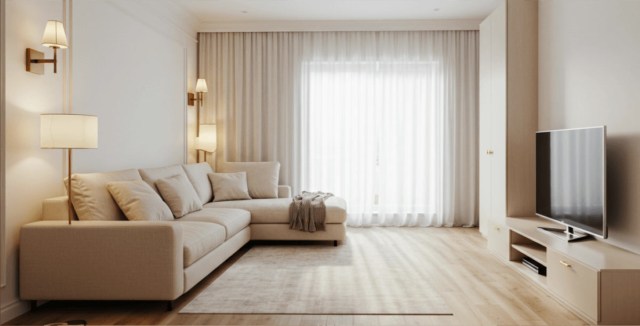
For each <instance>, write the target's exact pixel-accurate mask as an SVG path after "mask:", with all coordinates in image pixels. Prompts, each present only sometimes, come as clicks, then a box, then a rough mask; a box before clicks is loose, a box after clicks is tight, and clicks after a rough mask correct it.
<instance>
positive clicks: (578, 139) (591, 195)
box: [536, 126, 607, 241]
mask: <svg viewBox="0 0 640 326" xmlns="http://www.w3.org/2000/svg"><path fill="white" fill-rule="evenodd" d="M606 134H607V130H606V127H605V126H602V127H593V128H581V129H566V130H551V131H540V132H537V133H536V215H538V216H541V217H544V218H547V219H551V220H554V221H557V222H560V223H562V224H564V225H565V226H566V229H560V230H558V229H552V228H541V229H544V230H545V231H550V232H556V233H558V232H560V233H561V234H562V236H563V237H565V238H566V239H567V240H569V241H571V240H575V239H578V238H580V237H583V236H586V234H591V235H594V236H597V237H601V238H606V237H607V205H606V198H607V197H606V168H607V167H606V163H607V160H606Z"/></svg>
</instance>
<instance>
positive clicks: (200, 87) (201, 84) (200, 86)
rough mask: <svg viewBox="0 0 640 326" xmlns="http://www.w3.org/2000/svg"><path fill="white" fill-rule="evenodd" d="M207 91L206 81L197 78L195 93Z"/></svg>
mask: <svg viewBox="0 0 640 326" xmlns="http://www.w3.org/2000/svg"><path fill="white" fill-rule="evenodd" d="M208 91H209V90H208V89H207V81H206V80H204V78H198V81H196V92H197V93H206V92H208Z"/></svg>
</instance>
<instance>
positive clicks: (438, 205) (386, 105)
mask: <svg viewBox="0 0 640 326" xmlns="http://www.w3.org/2000/svg"><path fill="white" fill-rule="evenodd" d="M477 37H478V36H477V32H474V31H455V32H322V33H206V34H201V37H200V41H201V53H200V57H201V62H200V63H201V67H202V70H201V75H203V74H204V76H205V77H206V78H207V80H211V81H212V84H213V85H215V86H214V87H213V88H214V92H213V94H212V92H211V91H210V93H209V94H208V98H213V102H210V104H209V105H207V110H208V111H209V112H215V116H216V120H217V123H218V130H219V131H218V133H219V137H220V138H219V139H220V140H219V143H224V144H221V145H219V146H218V148H219V151H218V152H219V153H221V154H222V155H219V159H221V160H271V159H277V160H279V161H280V162H281V164H282V166H283V170H282V171H281V182H282V183H286V184H291V185H292V186H293V188H294V191H296V192H297V191H300V190H322V191H330V192H333V193H334V194H336V195H338V196H342V197H344V198H346V200H347V202H348V213H349V218H348V224H349V225H352V226H369V225H403V226H461V225H462V226H470V225H474V224H475V223H476V215H477V213H476V206H477V200H476V197H477V191H476V182H477V172H476V171H477V156H476V155H477V150H476V149H477V140H476V138H477V137H476V136H477V96H478V95H477V87H478V86H477V85H478V73H477V71H478V67H477V59H478V58H477Z"/></svg>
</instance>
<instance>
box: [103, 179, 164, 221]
mask: <svg viewBox="0 0 640 326" xmlns="http://www.w3.org/2000/svg"><path fill="white" fill-rule="evenodd" d="M107 189H108V190H109V192H110V193H111V195H112V196H113V199H115V201H116V203H118V206H120V209H122V211H123V212H124V215H125V216H126V217H127V219H129V220H130V221H154V220H158V221H163V220H173V215H172V214H171V210H170V209H169V206H167V204H165V203H164V202H163V201H162V198H160V195H158V194H157V193H156V192H155V191H154V190H153V189H152V188H151V186H149V185H148V184H147V183H146V182H144V181H142V180H135V181H115V182H109V183H108V184H107Z"/></svg>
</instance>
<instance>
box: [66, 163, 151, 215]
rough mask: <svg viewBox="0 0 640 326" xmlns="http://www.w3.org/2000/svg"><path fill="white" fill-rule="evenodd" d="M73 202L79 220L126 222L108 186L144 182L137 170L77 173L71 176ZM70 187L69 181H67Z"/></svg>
mask: <svg viewBox="0 0 640 326" xmlns="http://www.w3.org/2000/svg"><path fill="white" fill-rule="evenodd" d="M71 180H72V182H71V198H72V200H71V202H72V203H73V208H74V209H75V211H76V214H78V219H79V220H124V219H125V216H124V214H123V213H122V211H121V210H120V208H118V204H117V203H116V202H115V201H114V200H113V198H112V197H111V194H109V191H108V190H107V184H108V183H109V182H114V181H131V180H142V178H141V177H140V173H138V170H136V169H130V170H122V171H113V172H97V173H76V174H73V175H72V176H71ZM66 183H67V187H68V180H66Z"/></svg>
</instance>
